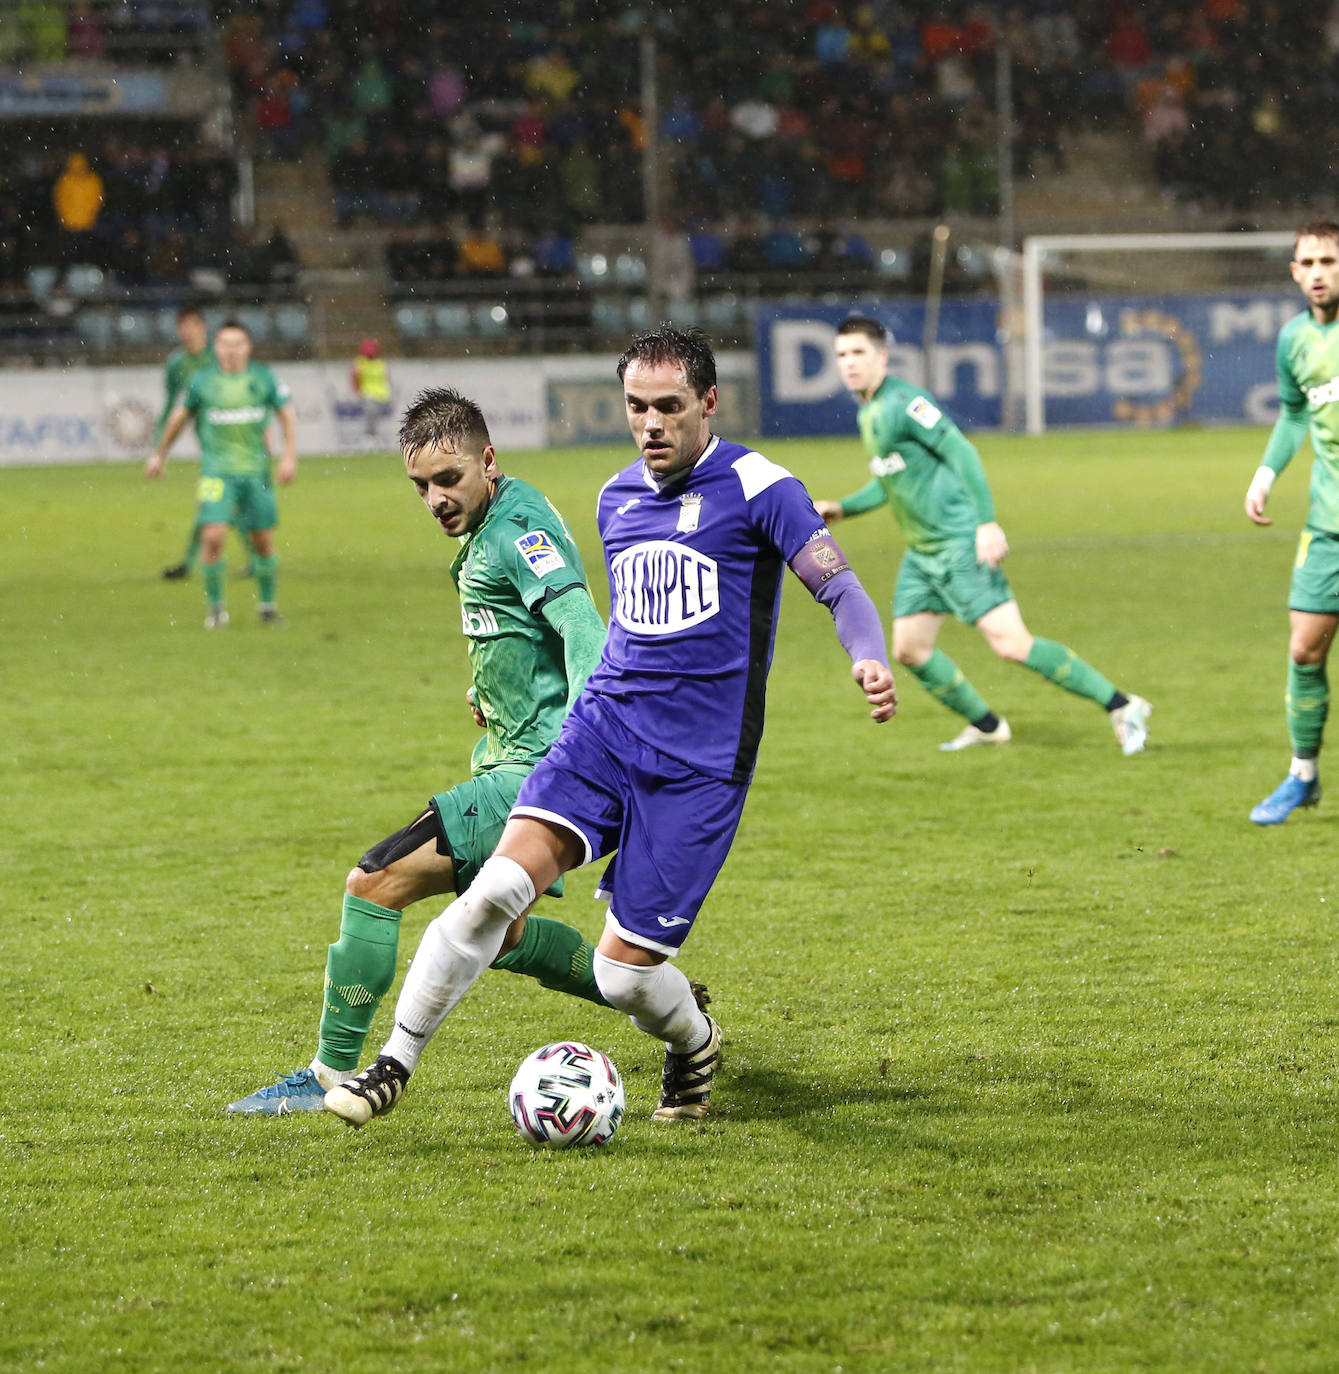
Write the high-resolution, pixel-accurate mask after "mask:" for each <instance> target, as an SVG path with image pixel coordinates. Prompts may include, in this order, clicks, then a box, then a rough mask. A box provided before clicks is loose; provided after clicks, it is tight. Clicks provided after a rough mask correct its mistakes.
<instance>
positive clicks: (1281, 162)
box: [1107, 0, 1339, 210]
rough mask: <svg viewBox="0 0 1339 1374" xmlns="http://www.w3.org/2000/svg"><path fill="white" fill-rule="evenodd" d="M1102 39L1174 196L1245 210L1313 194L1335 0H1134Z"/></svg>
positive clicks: (1333, 69)
mask: <svg viewBox="0 0 1339 1374" xmlns="http://www.w3.org/2000/svg"><path fill="white" fill-rule="evenodd" d="M1107 50H1108V52H1109V55H1110V60H1111V62H1112V64H1113V65H1114V66H1115V67H1116V69H1117V70H1118V71H1119V72H1120V73H1121V74H1122V77H1123V79H1124V82H1125V85H1126V89H1127V91H1128V92H1129V99H1130V104H1131V105H1132V107H1133V109H1134V110H1135V112H1136V114H1137V115H1138V117H1139V119H1140V122H1141V126H1142V129H1143V134H1144V138H1145V139H1146V141H1147V142H1148V144H1149V145H1150V147H1151V148H1152V150H1153V159H1154V166H1155V168H1156V170H1157V175H1158V178H1159V180H1160V181H1161V183H1162V185H1163V186H1164V188H1165V190H1166V193H1167V195H1168V197H1169V198H1170V199H1172V200H1173V201H1175V202H1177V203H1178V204H1183V205H1197V206H1200V207H1203V208H1206V209H1211V210H1249V209H1254V208H1257V207H1259V206H1261V205H1271V204H1272V205H1285V206H1292V205H1300V204H1302V203H1304V202H1305V201H1306V200H1307V199H1308V198H1309V197H1310V196H1311V195H1313V194H1314V183H1315V179H1316V172H1317V166H1316V161H1315V158H1314V155H1313V153H1312V149H1313V146H1314V140H1315V133H1314V131H1315V129H1316V128H1317V127H1318V125H1319V122H1320V121H1321V120H1323V119H1324V118H1325V116H1326V113H1327V112H1328V111H1329V110H1330V109H1331V108H1332V107H1333V104H1334V101H1335V99H1336V97H1337V96H1339V3H1331V4H1328V5H1327V4H1324V3H1322V4H1318V5H1315V6H1302V5H1297V6H1293V5H1281V4H1280V5H1259V4H1254V5H1248V4H1247V3H1246V0H1208V2H1207V3H1203V4H1199V5H1195V6H1181V7H1179V12H1178V11H1174V12H1172V13H1169V14H1163V15H1160V16H1157V17H1156V18H1155V20H1154V21H1152V22H1150V21H1149V20H1148V19H1147V18H1145V17H1144V16H1142V15H1141V14H1140V13H1139V12H1138V11H1137V10H1131V11H1129V12H1128V13H1126V14H1125V15H1124V16H1123V19H1122V22H1121V24H1120V25H1119V27H1117V28H1115V29H1113V31H1112V33H1111V35H1110V37H1109V39H1108V44H1107ZM1324 165H1328V164H1324Z"/></svg>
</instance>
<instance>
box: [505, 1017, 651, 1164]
mask: <svg viewBox="0 0 1339 1374" xmlns="http://www.w3.org/2000/svg"><path fill="white" fill-rule="evenodd" d="M507 1101H508V1103H509V1104H510V1106H511V1116H512V1120H513V1121H515V1123H516V1129H517V1130H518V1131H520V1133H521V1134H522V1135H523V1136H524V1137H525V1138H526V1139H527V1140H529V1141H532V1142H533V1143H534V1144H536V1145H544V1146H547V1147H548V1148H549V1149H553V1150H565V1149H567V1148H568V1147H569V1146H571V1145H605V1144H607V1143H608V1142H609V1141H610V1140H611V1139H612V1138H613V1134H614V1132H615V1131H616V1130H618V1123H619V1122H620V1121H622V1119H623V1109H624V1096H623V1080H622V1078H620V1077H619V1073H618V1070H617V1069H616V1068H615V1067H614V1066H613V1063H612V1062H611V1061H610V1059H609V1057H608V1055H604V1054H601V1053H600V1051H599V1050H593V1049H591V1047H590V1046H589V1045H583V1044H581V1043H580V1042H579V1041H575V1040H560V1041H558V1042H557V1043H556V1044H552V1045H543V1046H541V1047H540V1048H539V1049H537V1050H536V1051H535V1052H534V1053H533V1054H530V1055H527V1056H526V1057H525V1058H524V1059H523V1060H522V1061H521V1067H520V1068H519V1069H517V1070H516V1076H515V1078H513V1079H512V1080H511V1087H510V1088H508V1089H507Z"/></svg>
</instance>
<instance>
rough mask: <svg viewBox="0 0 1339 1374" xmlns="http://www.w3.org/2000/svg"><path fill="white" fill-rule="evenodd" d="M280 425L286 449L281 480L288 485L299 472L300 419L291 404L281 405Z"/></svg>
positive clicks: (280, 465)
mask: <svg viewBox="0 0 1339 1374" xmlns="http://www.w3.org/2000/svg"><path fill="white" fill-rule="evenodd" d="M279 427H280V428H281V429H282V430H283V432H284V451H283V455H282V457H281V458H280V459H279V481H280V482H281V483H282V484H283V485H284V486H287V485H288V484H289V483H290V482H291V481H292V480H293V478H294V477H296V476H297V474H298V421H297V415H296V412H295V411H294V410H293V407H292V405H291V404H289V405H286V406H281V407H280V409H279Z"/></svg>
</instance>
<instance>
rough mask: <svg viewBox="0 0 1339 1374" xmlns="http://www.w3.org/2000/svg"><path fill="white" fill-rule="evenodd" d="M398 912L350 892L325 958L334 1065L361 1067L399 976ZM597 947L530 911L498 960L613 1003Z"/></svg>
mask: <svg viewBox="0 0 1339 1374" xmlns="http://www.w3.org/2000/svg"><path fill="white" fill-rule="evenodd" d="M399 940H400V913H399V912H398V911H392V910H391V909H390V908H389V907H384V906H378V905H377V904H376V903H375V902H369V901H366V900H365V899H364V898H362V897H352V896H349V895H347V894H346V895H345V897H344V914H343V918H342V919H341V920H340V923H339V940H338V941H337V942H336V943H335V944H333V945H331V946H330V950H329V953H328V955H327V957H326V965H325V997H324V1001H323V1004H322V1007H321V1039H320V1044H319V1047H318V1049H317V1051H316V1057H317V1058H318V1059H319V1060H320V1061H321V1063H323V1064H328V1065H329V1066H330V1067H331V1068H332V1069H356V1068H357V1067H358V1064H359V1062H360V1061H361V1059H362V1054H363V1047H364V1045H365V1044H366V1043H367V1035H368V1032H369V1031H370V1030H371V1029H372V1020H373V1018H374V1017H375V1016H376V1014H377V1007H379V1006H380V1005H381V999H382V998H383V997H384V996H385V995H386V993H387V992H389V991H390V987H391V984H392V983H393V982H394V981H395V954H396V948H397V946H398V944H399ZM594 954H595V947H594V946H593V945H592V944H591V942H590V941H589V940H587V939H586V937H585V936H584V935H582V934H581V932H580V931H576V930H573V929H572V928H571V926H565V925H563V923H562V922H561V921H550V920H548V919H547V918H546V917H543V916H531V917H530V919H529V920H528V921H526V923H525V933H524V935H522V936H521V943H520V944H519V945H517V946H516V948H515V949H513V950H511V951H510V952H509V953H507V954H504V955H502V956H501V958H499V959H498V960H496V961H495V962H494V964H493V967H494V968H500V969H506V970H507V971H508V972H510V973H523V974H527V975H528V976H529V977H531V978H535V979H538V980H539V982H540V983H541V984H542V985H543V986H544V987H546V988H552V989H553V990H554V991H555V992H566V993H569V994H571V995H572V996H573V997H584V998H585V999H586V1001H588V1002H594V1003H595V1004H596V1005H597V1006H601V1007H607V1006H608V1005H609V1003H608V1002H607V1001H606V1000H605V998H604V997H603V996H602V995H601V993H600V989H599V988H598V987H596V985H595V972H594V965H593V959H594Z"/></svg>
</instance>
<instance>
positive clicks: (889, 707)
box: [851, 658, 897, 725]
mask: <svg viewBox="0 0 1339 1374" xmlns="http://www.w3.org/2000/svg"><path fill="white" fill-rule="evenodd" d="M851 676H852V677H853V678H855V680H856V682H858V683H859V684H860V690H861V691H862V692H864V694H865V700H866V701H867V702H869V704H870V707H871V708H872V709H871V710H870V713H869V714H870V718H871V719H872V720H873V721H874V723H875V724H876V725H882V724H883V723H884V721H886V720H892V718H893V717H894V716H895V715H896V714H897V684H896V683H895V682H894V681H893V673H892V669H891V668H889V666H888V665H887V664H886V663H880V662H879V661H878V659H875V658H862V659H861V660H860V662H859V663H853V664H851Z"/></svg>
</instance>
